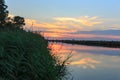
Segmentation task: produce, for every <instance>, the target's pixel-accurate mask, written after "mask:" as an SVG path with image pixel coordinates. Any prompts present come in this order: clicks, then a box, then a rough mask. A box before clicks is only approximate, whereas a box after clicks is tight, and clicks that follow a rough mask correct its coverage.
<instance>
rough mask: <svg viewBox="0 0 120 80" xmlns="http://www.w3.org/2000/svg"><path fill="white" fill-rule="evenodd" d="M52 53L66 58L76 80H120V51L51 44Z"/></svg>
mask: <svg viewBox="0 0 120 80" xmlns="http://www.w3.org/2000/svg"><path fill="white" fill-rule="evenodd" d="M50 46H51V48H52V52H53V53H55V54H57V55H59V56H61V57H62V59H64V58H66V57H67V56H68V55H69V54H70V53H71V54H72V55H73V56H72V58H71V59H70V61H71V63H70V65H69V71H71V74H72V75H73V78H74V80H120V49H117V48H105V47H92V46H84V45H70V44H63V43H54V44H52V43H50Z"/></svg>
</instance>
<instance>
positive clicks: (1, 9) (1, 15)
mask: <svg viewBox="0 0 120 80" xmlns="http://www.w3.org/2000/svg"><path fill="white" fill-rule="evenodd" d="M6 9H7V5H5V1H4V0H0V27H4V26H5V24H6V18H7V17H8V13H9V12H8V10H6Z"/></svg>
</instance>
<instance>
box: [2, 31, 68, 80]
mask: <svg viewBox="0 0 120 80" xmlns="http://www.w3.org/2000/svg"><path fill="white" fill-rule="evenodd" d="M47 46H48V42H47V41H46V40H45V39H44V38H43V37H42V36H40V35H38V34H33V33H31V32H25V31H23V30H3V31H2V30H1V31H0V80H62V79H63V78H64V76H65V75H66V66H65V61H64V62H60V60H58V59H57V58H56V57H55V56H51V54H50V51H49V50H50V49H48V48H47Z"/></svg>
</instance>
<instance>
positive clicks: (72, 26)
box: [5, 0, 120, 40]
mask: <svg viewBox="0 0 120 80" xmlns="http://www.w3.org/2000/svg"><path fill="white" fill-rule="evenodd" d="M5 1H6V4H7V5H8V10H9V12H10V16H14V15H18V16H22V17H25V19H26V26H25V28H26V29H32V30H39V31H42V35H44V36H45V37H47V38H55V39H85V40H88V39H89V40H120V0H5Z"/></svg>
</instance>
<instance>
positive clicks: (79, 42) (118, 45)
mask: <svg viewBox="0 0 120 80" xmlns="http://www.w3.org/2000/svg"><path fill="white" fill-rule="evenodd" d="M48 41H49V42H62V43H68V44H77V45H88V46H101V47H111V48H120V41H95V40H48Z"/></svg>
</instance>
